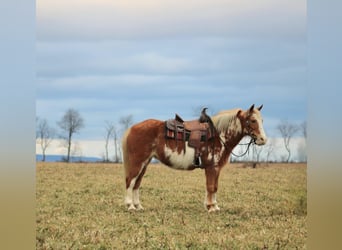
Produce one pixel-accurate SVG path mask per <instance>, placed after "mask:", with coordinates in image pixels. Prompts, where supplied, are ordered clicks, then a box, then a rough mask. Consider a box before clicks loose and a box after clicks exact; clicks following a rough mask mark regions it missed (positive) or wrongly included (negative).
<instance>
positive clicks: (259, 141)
mask: <svg viewBox="0 0 342 250" xmlns="http://www.w3.org/2000/svg"><path fill="white" fill-rule="evenodd" d="M253 117H254V118H255V119H256V120H257V123H258V125H259V133H260V134H259V135H258V136H257V141H256V143H257V144H260V145H264V144H266V142H267V136H266V133H265V130H264V126H263V125H262V119H261V117H260V115H256V114H254V115H253Z"/></svg>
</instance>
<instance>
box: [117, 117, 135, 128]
mask: <svg viewBox="0 0 342 250" xmlns="http://www.w3.org/2000/svg"><path fill="white" fill-rule="evenodd" d="M119 123H120V124H121V125H122V129H123V131H125V130H126V129H128V128H129V127H130V126H131V125H132V124H133V115H126V116H123V117H121V118H120V120H119Z"/></svg>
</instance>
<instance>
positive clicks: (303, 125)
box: [299, 121, 306, 139]
mask: <svg viewBox="0 0 342 250" xmlns="http://www.w3.org/2000/svg"><path fill="white" fill-rule="evenodd" d="M299 128H300V130H301V133H302V134H303V136H304V138H305V139H306V121H303V122H302V123H301V124H300V125H299Z"/></svg>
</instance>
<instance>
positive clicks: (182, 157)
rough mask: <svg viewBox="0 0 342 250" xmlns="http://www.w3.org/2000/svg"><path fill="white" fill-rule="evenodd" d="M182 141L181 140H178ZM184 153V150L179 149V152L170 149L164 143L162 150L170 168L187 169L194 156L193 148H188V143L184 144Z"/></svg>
mask: <svg viewBox="0 0 342 250" xmlns="http://www.w3.org/2000/svg"><path fill="white" fill-rule="evenodd" d="M179 143H182V142H179ZM185 147H186V148H185V154H184V151H181V152H180V153H178V152H177V150H176V151H172V150H171V149H170V148H168V147H167V146H166V145H165V148H164V151H165V156H166V157H167V158H168V159H169V161H170V163H171V165H172V168H176V169H188V167H189V166H191V165H192V163H193V161H194V157H195V149H193V148H190V147H189V146H188V143H187V142H186V144H185Z"/></svg>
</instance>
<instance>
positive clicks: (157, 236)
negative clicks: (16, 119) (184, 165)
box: [36, 163, 307, 249]
mask: <svg viewBox="0 0 342 250" xmlns="http://www.w3.org/2000/svg"><path fill="white" fill-rule="evenodd" d="M204 193H205V177H204V172H203V170H199V169H198V170H194V171H176V170H171V169H168V168H167V167H165V166H162V165H157V164H154V165H150V166H149V167H148V169H147V172H146V174H145V177H144V179H143V182H142V187H141V191H140V194H141V201H142V205H143V206H144V208H145V210H144V211H136V212H128V211H127V210H126V207H125V206H124V203H123V201H124V177H123V169H122V166H121V165H120V164H94V163H93V164H90V163H89V164H86V163H82V164H81V163H77V164H66V163H38V164H37V176H36V195H37V209H36V213H37V214H36V220H37V228H36V247H37V249H306V240H307V216H306V214H307V209H306V165H305V164H270V165H269V166H258V167H257V168H255V169H254V168H245V167H243V165H241V164H232V165H228V166H226V167H225V168H224V169H223V170H222V173H221V176H220V180H219V190H218V197H217V198H218V203H219V206H220V208H221V211H219V212H218V213H212V214H208V213H207V212H206V210H205V209H204V205H203V202H204Z"/></svg>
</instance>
